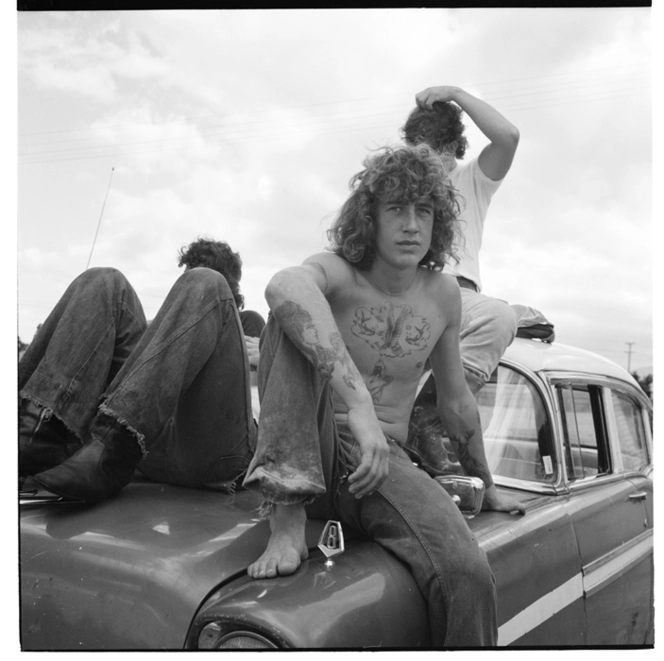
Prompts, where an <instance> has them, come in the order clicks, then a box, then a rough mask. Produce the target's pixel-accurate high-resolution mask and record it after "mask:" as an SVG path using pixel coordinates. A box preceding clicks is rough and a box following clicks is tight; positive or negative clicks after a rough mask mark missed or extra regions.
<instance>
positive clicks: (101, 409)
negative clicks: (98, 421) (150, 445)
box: [99, 404, 148, 459]
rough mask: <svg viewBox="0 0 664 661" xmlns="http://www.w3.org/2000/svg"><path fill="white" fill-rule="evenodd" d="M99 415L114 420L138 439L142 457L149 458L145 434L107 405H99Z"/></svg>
mask: <svg viewBox="0 0 664 661" xmlns="http://www.w3.org/2000/svg"><path fill="white" fill-rule="evenodd" d="M99 413H103V414H104V415H105V416H107V417H109V418H111V419H112V420H114V421H115V422H116V423H118V424H119V425H121V426H122V427H123V428H124V429H125V430H126V431H127V432H129V434H130V435H131V436H133V437H134V438H135V439H136V442H137V443H138V446H139V447H140V449H141V456H142V458H143V459H145V458H146V457H147V456H148V449H147V447H146V445H145V436H144V435H143V434H141V433H140V432H139V431H137V430H136V429H134V428H133V427H132V426H131V425H130V424H129V423H128V422H127V421H126V420H125V419H124V418H121V417H120V416H119V415H118V414H117V413H116V412H115V411H113V409H110V408H109V407H108V406H106V404H100V405H99Z"/></svg>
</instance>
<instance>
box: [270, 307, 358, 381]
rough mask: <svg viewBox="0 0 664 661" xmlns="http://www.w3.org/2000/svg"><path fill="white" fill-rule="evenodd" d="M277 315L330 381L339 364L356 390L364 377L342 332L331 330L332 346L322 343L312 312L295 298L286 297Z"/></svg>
mask: <svg viewBox="0 0 664 661" xmlns="http://www.w3.org/2000/svg"><path fill="white" fill-rule="evenodd" d="M274 315H275V317H276V319H277V321H278V322H279V324H280V325H281V327H282V328H283V330H284V332H285V333H286V335H288V337H290V339H291V340H293V342H294V343H295V345H296V346H297V347H298V349H300V351H302V353H303V354H304V355H305V356H306V357H307V358H308V359H309V360H310V361H311V362H312V363H313V365H314V366H315V367H316V368H317V369H318V371H319V372H320V373H321V374H322V375H323V378H325V379H327V380H328V381H329V380H330V379H331V378H332V373H333V372H334V369H335V367H336V366H340V367H341V368H343V369H344V371H345V373H344V375H343V376H342V378H343V380H344V383H345V384H346V385H347V386H348V387H349V388H352V389H353V390H355V384H356V383H357V379H358V378H361V377H360V375H359V373H358V372H357V370H356V369H353V365H352V362H351V359H350V356H349V354H348V351H347V349H346V345H345V344H344V341H343V338H342V337H341V333H339V332H337V331H335V332H332V333H330V334H329V336H328V339H329V341H330V347H324V346H322V345H321V343H320V338H319V336H318V330H317V329H316V327H315V325H314V321H313V319H312V317H311V315H310V314H309V313H308V312H307V311H306V310H305V309H304V308H302V306H300V305H298V304H297V303H294V302H293V301H285V302H284V303H282V304H281V305H280V306H279V307H277V308H276V309H275V310H274Z"/></svg>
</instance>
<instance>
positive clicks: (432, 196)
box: [244, 145, 523, 646]
mask: <svg viewBox="0 0 664 661" xmlns="http://www.w3.org/2000/svg"><path fill="white" fill-rule="evenodd" d="M444 174H445V172H444V167H443V164H442V161H441V159H440V158H439V157H438V156H437V155H436V154H435V153H434V152H433V151H432V150H431V149H430V148H429V147H427V146H425V145H420V146H418V147H403V148H400V149H395V150H392V149H389V148H388V149H385V150H383V151H381V152H379V153H377V154H375V155H373V156H372V157H370V158H368V159H367V160H366V161H365V169H364V170H363V171H362V172H360V173H359V174H357V175H356V176H355V177H353V179H352V180H351V188H352V193H351V195H350V197H349V198H348V200H347V201H346V202H345V204H344V205H343V207H342V209H341V211H340V214H339V217H338V218H337V220H336V221H335V223H334V225H333V227H332V228H331V230H330V232H329V236H330V239H331V242H332V248H333V252H332V253H321V254H317V255H314V256H312V257H310V258H308V259H307V260H305V262H304V263H303V264H302V265H301V266H295V267H291V268H287V269H284V270H282V271H280V272H279V273H277V274H276V275H275V276H274V277H273V278H272V280H271V281H270V283H269V284H268V287H267V289H266V299H267V302H268V304H269V306H270V310H271V315H270V318H269V319H268V324H267V327H266V329H265V331H264V333H263V335H262V338H261V360H260V364H259V373H258V379H259V390H260V392H261V407H262V408H261V424H260V426H259V435H258V444H257V448H256V454H255V456H254V458H253V460H252V463H251V465H250V467H249V471H248V473H247V477H246V478H245V481H244V485H245V486H248V487H250V488H254V489H258V490H260V491H261V492H262V493H263V495H264V497H265V500H266V510H267V511H269V512H270V529H271V535H270V539H269V542H268V545H267V548H266V550H265V552H264V553H263V554H262V555H261V557H260V558H259V559H258V560H257V561H256V562H254V563H253V564H252V565H251V566H250V567H249V569H248V573H249V574H250V576H252V577H253V578H267V577H274V576H277V575H279V574H281V575H284V574H291V573H293V572H294V571H296V570H297V567H298V566H299V565H300V563H301V561H302V559H303V558H305V557H306V555H307V548H306V544H305V538H304V530H305V523H306V517H307V509H305V508H307V507H308V509H309V513H310V514H311V513H312V512H315V513H316V515H318V516H327V517H333V518H339V519H340V520H341V521H342V522H343V523H344V524H347V525H350V526H353V527H354V528H356V529H359V530H360V531H362V532H363V533H365V534H366V535H368V536H370V537H372V538H373V539H374V540H375V541H376V542H378V543H379V544H381V545H383V546H385V547H386V548H388V549H389V550H390V551H392V552H393V553H395V554H396V555H397V556H398V557H399V558H400V559H401V560H402V561H403V562H405V563H406V564H407V565H408V567H409V568H410V570H411V572H412V573H413V576H414V578H415V580H416V581H417V584H418V586H419V588H420V590H421V592H422V595H423V596H424V598H425V599H426V600H427V603H428V607H429V618H430V625H431V634H432V641H433V644H434V645H435V646H442V645H443V644H446V645H448V646H475V645H494V644H495V643H496V635H497V626H496V603H495V599H496V595H495V586H494V579H493V575H492V573H491V570H490V568H489V565H488V563H487V559H486V555H485V554H484V552H483V551H482V550H481V549H480V547H479V545H478V543H477V540H476V539H475V537H474V536H473V534H472V532H471V531H470V529H469V527H468V525H467V523H466V521H465V519H464V518H463V516H462V515H461V513H460V512H459V510H458V508H457V506H456V505H455V504H454V502H453V501H452V499H451V498H450V496H449V495H448V494H447V492H445V491H444V489H442V488H441V487H440V486H439V485H438V484H437V483H436V481H435V480H433V479H432V478H431V477H429V476H428V475H427V474H426V473H425V472H424V471H422V470H420V469H418V468H417V467H415V466H414V465H413V463H412V461H410V460H409V459H408V457H407V455H406V454H405V453H404V452H403V450H402V446H403V445H404V443H405V441H406V438H407V435H408V423H409V418H410V414H411V409H412V406H413V402H414V400H415V395H416V392H417V386H418V382H419V380H420V378H421V377H422V374H423V371H424V367H425V364H426V362H427V359H428V360H430V362H431V365H432V367H433V371H434V374H435V376H436V379H437V382H438V412H439V415H440V417H441V418H442V419H443V421H444V422H445V424H446V426H447V429H448V430H449V432H450V438H451V442H452V443H453V445H454V446H455V448H456V451H457V453H458V455H459V458H460V460H461V463H462V465H463V467H464V469H465V470H466V471H467V472H468V473H469V474H470V475H475V476H479V477H481V478H482V479H483V481H484V483H485V485H486V495H485V502H486V505H487V507H490V508H492V509H496V510H503V511H510V510H514V509H519V510H521V511H523V506H522V505H521V504H520V503H518V502H517V501H515V500H514V499H512V498H506V497H503V496H501V495H500V494H499V493H498V491H497V490H496V487H495V486H494V485H493V482H492V480H491V475H490V474H489V471H488V469H487V463H486V458H485V456H484V449H483V445H482V430H481V426H480V422H479V415H478V411H477V405H476V403H475V400H474V398H473V396H472V395H471V393H470V391H469V390H468V387H467V385H466V382H465V380H464V376H463V368H462V365H461V359H460V356H459V324H460V318H461V300H460V295H459V287H458V285H457V282H456V280H455V279H454V278H453V277H452V276H448V275H444V274H443V275H441V274H440V273H439V272H438V270H439V269H441V268H442V266H443V263H444V259H445V258H446V257H447V256H448V255H449V254H450V253H451V251H452V245H453V239H454V235H455V231H456V223H457V221H456V217H455V213H454V196H453V192H452V189H451V188H450V186H449V184H448V183H447V181H446V178H445V176H444ZM284 412H287V414H286V415H285V414H284ZM323 513H324V514H323Z"/></svg>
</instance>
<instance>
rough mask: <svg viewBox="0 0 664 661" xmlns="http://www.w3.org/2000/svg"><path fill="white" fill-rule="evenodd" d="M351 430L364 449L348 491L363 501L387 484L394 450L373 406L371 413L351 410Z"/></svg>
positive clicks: (350, 479)
mask: <svg viewBox="0 0 664 661" xmlns="http://www.w3.org/2000/svg"><path fill="white" fill-rule="evenodd" d="M348 427H349V428H350V431H351V432H352V433H353V436H354V437H355V439H356V440H357V444H358V445H359V447H360V465H359V466H358V467H357V468H356V470H355V471H354V472H353V473H351V475H350V476H349V477H348V482H349V483H350V487H349V488H348V490H349V491H350V493H352V494H354V495H355V498H362V497H363V496H367V495H370V494H372V493H373V492H374V491H376V489H378V487H380V485H381V484H382V483H383V482H384V481H385V478H386V477H387V473H388V467H389V456H390V449H389V446H388V445H387V440H386V438H385V434H384V433H383V430H382V429H381V427H380V424H379V423H378V418H376V414H375V412H374V410H373V406H371V407H370V408H369V409H368V410H363V409H361V408H353V409H349V410H348Z"/></svg>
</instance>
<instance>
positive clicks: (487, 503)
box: [482, 484, 526, 514]
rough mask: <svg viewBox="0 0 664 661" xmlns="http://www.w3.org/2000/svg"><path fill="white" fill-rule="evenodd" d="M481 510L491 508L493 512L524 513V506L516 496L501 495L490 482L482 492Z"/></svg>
mask: <svg viewBox="0 0 664 661" xmlns="http://www.w3.org/2000/svg"><path fill="white" fill-rule="evenodd" d="M482 509H483V510H493V511H494V512H509V513H510V514H525V513H526V506H525V505H524V504H523V503H522V502H521V501H519V500H517V499H516V498H512V497H511V496H501V495H500V494H499V493H498V490H497V489H496V486H495V485H494V484H492V485H491V486H490V487H489V488H488V489H487V490H486V491H485V492H484V501H483V502H482Z"/></svg>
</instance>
